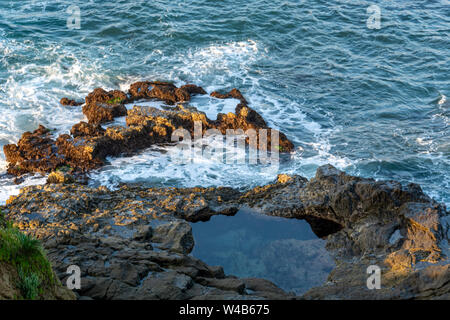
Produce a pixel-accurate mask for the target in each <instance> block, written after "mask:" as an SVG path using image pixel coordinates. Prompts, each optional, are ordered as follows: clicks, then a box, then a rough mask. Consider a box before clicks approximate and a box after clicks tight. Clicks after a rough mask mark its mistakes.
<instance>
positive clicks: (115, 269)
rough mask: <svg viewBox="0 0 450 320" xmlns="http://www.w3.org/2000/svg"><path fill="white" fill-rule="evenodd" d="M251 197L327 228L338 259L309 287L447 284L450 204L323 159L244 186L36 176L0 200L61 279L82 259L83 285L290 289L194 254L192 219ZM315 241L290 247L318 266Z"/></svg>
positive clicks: (195, 291)
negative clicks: (375, 272) (114, 183)
mask: <svg viewBox="0 0 450 320" xmlns="http://www.w3.org/2000/svg"><path fill="white" fill-rule="evenodd" d="M244 207H245V208H248V207H250V208H252V209H253V210H256V211H257V212H260V213H261V214H266V215H273V216H280V217H285V218H290V219H305V220H307V221H314V223H311V226H312V229H313V231H315V232H316V234H317V235H319V236H320V237H322V238H323V239H324V240H326V242H327V244H326V248H327V250H328V252H329V253H330V254H331V255H332V256H333V257H334V259H335V262H336V267H335V268H334V269H333V270H332V271H331V272H330V274H329V276H328V279H327V283H326V284H324V285H323V286H320V287H316V288H313V289H310V290H309V291H308V292H307V293H306V294H305V295H303V296H302V298H306V299H403V298H408V299H410V298H427V299H431V298H446V297H448V295H449V292H450V287H449V282H448V277H449V269H448V265H449V260H448V256H447V255H446V251H448V249H449V248H448V231H449V226H448V222H447V220H448V217H449V216H448V212H447V211H446V209H445V207H444V206H443V205H441V204H438V203H436V202H435V201H434V200H432V199H431V198H429V197H428V196H426V195H425V194H424V193H423V192H422V191H421V189H420V187H418V186H417V185H414V184H410V185H406V186H403V185H401V184H400V183H398V182H395V181H375V180H373V179H365V178H359V177H353V176H350V175H347V174H345V173H344V172H342V171H339V170H337V169H336V168H334V167H332V166H323V167H320V168H319V169H318V170H317V173H316V176H315V177H314V178H313V179H311V180H309V181H308V180H307V179H305V178H303V177H300V176H287V175H282V176H279V178H278V179H277V180H276V181H275V182H274V183H272V184H269V185H266V186H261V187H256V188H254V189H251V190H249V191H247V192H241V191H238V190H235V189H232V188H162V189H158V188H141V187H138V186H122V187H121V189H119V190H117V191H108V190H107V189H106V188H104V187H100V188H98V189H92V188H88V187H86V186H81V185H76V184H72V185H55V184H52V185H45V186H33V187H27V188H24V189H22V191H21V194H20V195H18V196H16V197H13V198H11V199H10V200H9V201H8V205H7V206H6V207H5V208H3V212H4V213H5V214H6V216H7V217H8V218H9V219H11V220H13V221H14V222H15V224H16V225H18V226H19V228H20V229H21V230H24V231H25V232H27V233H30V234H33V235H34V236H36V237H38V238H39V239H42V241H43V243H44V246H45V247H46V249H47V251H48V252H49V258H50V259H51V261H52V262H53V264H54V266H55V268H56V270H57V273H58V275H59V276H60V278H61V279H62V280H64V279H65V277H66V276H67V275H66V274H65V271H66V268H67V265H68V264H77V265H79V266H80V267H81V268H82V270H83V281H84V285H83V289H82V291H81V292H80V295H81V296H88V297H91V298H96V299H100V298H102V299H118V298H129V299H137V298H142V299H161V298H170V299H224V298H231V299H247V298H280V299H291V298H294V297H293V296H292V295H289V294H286V293H285V292H284V291H282V290H281V289H279V288H277V287H276V286H275V285H273V284H272V283H268V282H265V281H264V280H262V279H259V280H255V279H236V278H235V277H230V276H226V275H224V273H223V270H222V269H221V268H217V267H211V266H208V265H206V264H205V263H203V262H202V261H200V260H198V259H196V258H194V257H191V256H189V255H188V254H189V252H190V251H191V250H192V246H193V240H192V234H191V230H190V228H189V226H188V225H187V222H186V221H206V220H208V219H209V218H210V217H211V216H212V215H217V214H224V215H233V214H234V213H236V212H237V211H238V210H239V209H240V208H244ZM276 245H277V244H276V243H275V244H274V246H275V247H274V248H268V250H267V252H266V253H265V256H266V258H267V259H270V256H271V252H272V251H273V250H275V251H279V249H277V247H276ZM292 245H293V246H295V243H292ZM314 248H315V245H314V243H313V242H311V246H309V247H308V248H303V247H302V248H297V249H295V250H300V251H302V252H303V254H306V255H309V254H318V255H319V256H318V257H317V263H318V265H317V266H315V268H319V267H320V266H319V265H320V259H321V258H320V257H321V255H320V252H317V250H315V249H314ZM322 256H323V257H325V255H322ZM296 265H297V263H296V262H292V263H290V265H289V267H291V268H292V270H291V271H290V274H291V276H296V277H301V276H302V275H303V273H302V272H303V271H302V268H296ZM327 265H329V264H327ZM370 265H377V266H379V267H380V268H381V269H382V288H381V289H380V290H369V289H368V288H367V286H366V283H367V277H368V275H367V267H368V266H370ZM297 267H298V266H297ZM274 272H277V271H276V270H275V269H274ZM144 284H145V285H144Z"/></svg>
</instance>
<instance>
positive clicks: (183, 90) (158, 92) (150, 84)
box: [129, 81, 206, 105]
mask: <svg viewBox="0 0 450 320" xmlns="http://www.w3.org/2000/svg"><path fill="white" fill-rule="evenodd" d="M129 93H130V95H131V97H132V98H133V99H134V100H137V99H158V100H162V101H165V102H166V103H167V104H169V105H173V104H175V103H177V102H188V101H190V100H191V94H206V91H205V90H203V88H201V87H198V86H196V85H193V84H188V85H184V86H182V87H180V88H177V87H176V86H175V85H174V84H173V83H170V82H161V81H141V82H136V83H133V84H132V85H131V86H130V90H129Z"/></svg>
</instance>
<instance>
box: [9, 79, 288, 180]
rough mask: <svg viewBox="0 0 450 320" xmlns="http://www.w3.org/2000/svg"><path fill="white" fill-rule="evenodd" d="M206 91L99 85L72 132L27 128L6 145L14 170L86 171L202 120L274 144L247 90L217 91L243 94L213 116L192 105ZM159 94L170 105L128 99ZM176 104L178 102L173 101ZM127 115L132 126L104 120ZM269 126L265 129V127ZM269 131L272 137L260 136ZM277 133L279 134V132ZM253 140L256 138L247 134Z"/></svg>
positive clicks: (282, 141)
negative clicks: (83, 118)
mask: <svg viewBox="0 0 450 320" xmlns="http://www.w3.org/2000/svg"><path fill="white" fill-rule="evenodd" d="M195 94H206V91H205V90H203V89H202V88H201V87H198V86H196V85H193V84H188V85H184V86H181V87H180V88H177V87H176V86H175V85H173V84H172V83H169V82H154V81H153V82H151V81H143V82H136V83H133V84H132V85H131V86H130V88H129V90H128V93H125V92H123V91H120V90H112V91H105V90H104V89H101V88H97V89H95V90H94V91H93V92H91V93H89V95H88V96H87V97H86V98H85V104H84V105H83V107H82V111H83V113H84V114H85V116H86V118H87V119H88V122H84V121H82V122H80V123H78V124H75V125H74V126H73V127H72V129H71V131H70V134H61V135H59V136H58V137H55V136H54V134H53V131H52V130H50V129H48V128H45V127H44V126H39V128H38V129H37V130H35V131H34V132H25V133H24V134H23V135H22V138H21V139H20V140H19V141H18V143H17V144H9V145H5V146H4V147H3V150H4V153H5V156H6V160H7V161H8V169H7V171H8V173H9V174H12V175H15V176H20V175H23V174H25V173H33V172H40V173H48V172H51V171H55V170H57V169H59V168H61V167H65V168H70V171H72V173H82V172H86V171H88V170H91V169H94V168H98V167H100V166H102V165H103V164H104V163H105V159H106V157H107V156H119V155H125V156H126V155H132V154H134V153H136V152H138V151H139V150H142V149H144V148H148V147H150V146H151V145H154V144H167V143H171V142H172V133H173V132H174V131H175V130H177V129H185V130H187V131H188V132H189V133H190V134H191V136H194V128H195V124H194V123H195V122H197V121H199V122H201V124H202V126H201V130H202V132H201V133H202V134H204V133H205V132H206V130H209V129H215V130H217V131H218V132H220V133H221V134H224V135H225V134H226V133H227V130H231V129H232V130H242V133H244V131H247V130H249V129H253V130H255V131H256V134H257V138H258V141H257V142H256V143H255V144H254V146H256V147H258V148H261V149H262V148H264V149H265V148H267V149H268V150H270V149H271V148H272V141H271V138H272V130H273V129H271V128H269V127H268V125H267V124H266V122H265V121H264V119H263V118H262V117H261V115H259V114H258V113H257V112H256V111H255V110H253V109H252V108H250V107H249V106H248V103H247V101H246V99H245V98H244V97H243V95H242V94H241V92H240V91H239V90H237V89H233V90H231V91H230V92H228V93H226V94H221V93H218V92H212V93H211V96H213V97H216V98H218V99H227V98H234V99H237V100H239V103H238V104H237V106H236V109H235V113H231V112H230V113H228V114H221V113H219V114H218V115H217V120H210V119H208V117H206V115H205V113H204V112H201V111H198V110H197V109H196V108H194V107H190V106H189V101H190V99H191V95H195ZM148 100H159V101H163V102H164V103H166V104H167V105H166V106H165V107H164V109H163V110H161V109H158V108H154V107H143V106H139V105H136V106H134V107H133V108H132V109H131V110H127V107H126V106H125V105H126V104H131V103H134V102H136V101H137V102H136V103H137V104H139V102H143V101H148ZM61 104H63V105H69V106H74V107H75V106H78V105H80V104H81V102H76V101H74V100H71V99H68V98H63V99H61ZM172 105H175V106H172ZM122 116H126V126H119V125H116V126H109V127H108V128H106V129H105V128H103V127H102V126H101V124H104V123H108V122H112V121H114V119H115V118H117V117H122ZM260 130H265V131H260ZM260 132H266V133H267V138H265V139H264V140H263V139H261V137H260ZM274 137H275V135H274ZM278 140H279V141H277V142H278V143H277V144H274V145H273V147H276V146H277V149H278V150H279V151H281V152H289V151H291V150H292V149H293V144H292V142H290V141H289V140H288V138H287V137H286V136H285V135H284V134H283V133H281V132H280V133H279V134H278ZM247 142H248V143H250V142H249V141H248V139H247Z"/></svg>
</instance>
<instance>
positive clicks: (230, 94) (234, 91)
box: [211, 88, 247, 105]
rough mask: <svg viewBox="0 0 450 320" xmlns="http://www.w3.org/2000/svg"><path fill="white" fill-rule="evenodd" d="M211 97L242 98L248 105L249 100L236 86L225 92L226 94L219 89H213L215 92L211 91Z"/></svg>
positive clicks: (242, 101) (243, 102)
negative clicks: (218, 90)
mask: <svg viewBox="0 0 450 320" xmlns="http://www.w3.org/2000/svg"><path fill="white" fill-rule="evenodd" d="M211 97H215V98H218V99H228V98H234V99H238V100H240V101H241V103H242V104H244V105H247V100H245V98H244V96H243V95H242V93H241V92H240V91H239V90H238V89H236V88H234V89H232V90H231V91H230V92H228V93H225V94H222V93H219V92H217V91H213V92H211Z"/></svg>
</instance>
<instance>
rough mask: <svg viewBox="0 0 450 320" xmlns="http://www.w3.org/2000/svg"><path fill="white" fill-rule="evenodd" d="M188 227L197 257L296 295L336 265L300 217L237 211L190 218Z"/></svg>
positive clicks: (316, 281) (326, 274)
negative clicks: (201, 219) (229, 214)
mask: <svg viewBox="0 0 450 320" xmlns="http://www.w3.org/2000/svg"><path fill="white" fill-rule="evenodd" d="M192 229H193V233H194V238H195V247H194V251H193V252H192V254H193V255H194V256H195V257H197V258H199V259H201V260H203V261H205V262H206V263H208V264H210V265H221V266H223V267H224V269H225V273H226V274H232V275H235V276H238V277H258V278H265V279H268V280H270V281H272V282H274V283H275V284H277V285H278V286H279V287H281V288H283V289H284V290H286V291H294V292H295V293H296V294H302V293H304V292H306V291H307V290H308V289H310V288H312V287H314V286H318V285H321V284H322V283H324V282H325V281H326V279H327V276H328V274H329V272H330V271H331V270H332V268H333V266H334V263H333V260H332V258H331V257H330V256H329V254H328V252H327V251H326V249H325V240H322V239H319V238H317V237H316V236H315V235H314V233H313V232H312V230H311V228H310V226H309V224H308V223H307V222H306V221H304V220H295V219H283V218H277V217H268V216H264V215H261V214H257V213H252V212H249V211H244V210H241V211H239V212H238V213H237V214H236V215H235V216H234V217H227V216H214V217H212V218H211V220H210V221H208V222H197V223H192Z"/></svg>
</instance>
